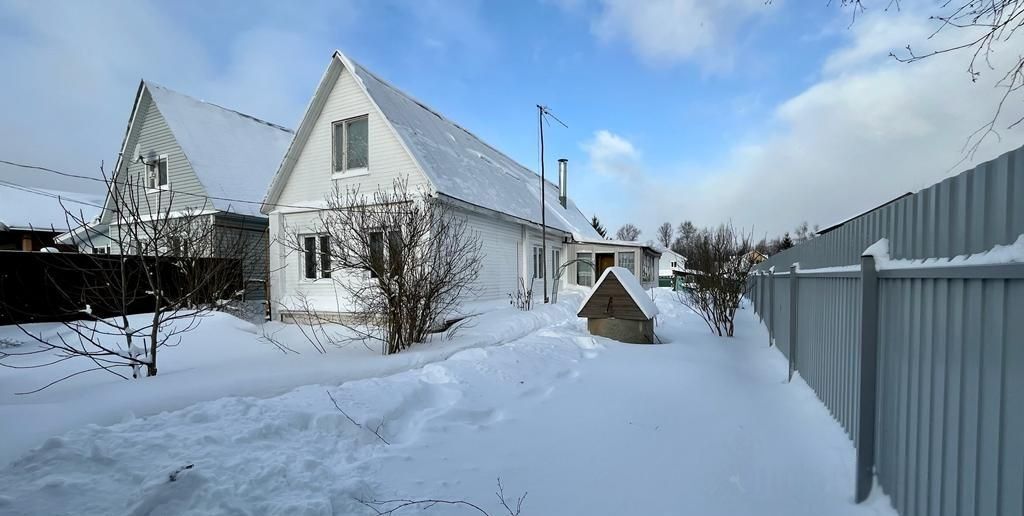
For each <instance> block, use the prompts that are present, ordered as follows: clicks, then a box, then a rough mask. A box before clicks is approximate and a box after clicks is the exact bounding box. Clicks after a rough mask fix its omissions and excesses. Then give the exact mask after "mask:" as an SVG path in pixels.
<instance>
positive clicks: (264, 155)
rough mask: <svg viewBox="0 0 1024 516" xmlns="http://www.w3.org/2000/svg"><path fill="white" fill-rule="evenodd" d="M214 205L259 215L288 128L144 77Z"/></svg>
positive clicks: (286, 142)
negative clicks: (185, 93) (245, 201)
mask: <svg viewBox="0 0 1024 516" xmlns="http://www.w3.org/2000/svg"><path fill="white" fill-rule="evenodd" d="M143 84H144V87H145V88H146V89H147V90H148V91H149V93H150V96H151V97H152V99H153V103H154V104H155V105H156V107H157V109H158V110H159V111H160V114H161V115H162V116H163V118H164V120H165V121H166V122H167V125H168V127H170V129H171V132H172V133H174V138H175V140H177V142H178V145H179V146H181V150H182V152H184V153H185V157H186V158H187V159H188V162H189V164H190V165H191V166H192V170H193V171H195V173H196V175H197V176H198V177H199V182H200V183H202V184H203V186H204V187H205V188H206V193H207V195H209V196H211V197H222V198H231V199H241V200H247V201H256V202H249V203H238V202H231V201H226V200H223V199H211V200H210V202H211V204H212V205H213V207H214V208H216V209H218V210H222V211H231V212H234V213H241V214H244V215H260V213H259V207H260V204H259V202H258V201H259V200H260V199H262V198H263V195H264V193H266V191H267V186H268V185H269V184H270V181H271V179H273V177H274V174H275V173H276V172H277V167H278V166H279V165H280V164H281V158H282V157H283V156H284V153H285V151H286V150H288V145H289V144H290V143H291V141H292V131H291V130H290V129H286V128H284V127H281V126H279V125H275V124H272V123H270V122H265V121H263V120H260V119H258V118H255V117H252V116H249V115H246V114H244V113H239V112H238V111H233V110H231V109H227V108H224V107H221V106H218V105H216V104H211V103H209V102H204V101H202V100H198V99H194V98H192V97H189V96H188V95H184V94H182V93H178V92H176V91H173V90H170V89H167V88H165V87H163V86H160V85H158V84H154V83H152V82H149V81H143Z"/></svg>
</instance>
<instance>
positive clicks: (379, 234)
mask: <svg viewBox="0 0 1024 516" xmlns="http://www.w3.org/2000/svg"><path fill="white" fill-rule="evenodd" d="M401 265H402V232H401V231H397V230H396V231H388V239H387V247H386V248H385V245H384V232H383V231H373V232H371V233H370V277H371V278H376V277H377V276H379V275H380V273H381V272H383V271H385V270H387V271H388V272H389V273H390V274H391V275H393V276H395V275H398V274H399V273H401V270H399V269H400V268H401Z"/></svg>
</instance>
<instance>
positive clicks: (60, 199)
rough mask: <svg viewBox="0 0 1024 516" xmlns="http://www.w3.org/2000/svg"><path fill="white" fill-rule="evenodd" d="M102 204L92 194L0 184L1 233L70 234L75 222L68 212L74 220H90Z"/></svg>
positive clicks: (100, 200)
mask: <svg viewBox="0 0 1024 516" xmlns="http://www.w3.org/2000/svg"><path fill="white" fill-rule="evenodd" d="M102 202H103V200H102V199H101V198H99V199H98V198H96V196H95V195H92V194H86V193H77V192H61V191H57V190H46V189H42V188H30V187H23V186H12V185H8V184H2V183H0V231H7V230H14V229H16V230H23V231H24V230H34V231H58V232H63V231H67V230H68V224H69V223H70V224H71V225H75V222H76V221H75V219H74V218H70V219H69V218H68V217H65V209H67V211H70V212H71V213H73V214H74V217H77V218H81V217H82V214H86V218H89V216H91V214H95V213H96V211H97V209H98V207H99V206H100V205H101V203H102Z"/></svg>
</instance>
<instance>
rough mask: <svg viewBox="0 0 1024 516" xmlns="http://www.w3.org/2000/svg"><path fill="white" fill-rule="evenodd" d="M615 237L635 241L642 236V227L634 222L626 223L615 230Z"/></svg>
mask: <svg viewBox="0 0 1024 516" xmlns="http://www.w3.org/2000/svg"><path fill="white" fill-rule="evenodd" d="M615 238H616V239H618V240H626V241H629V242H635V241H636V240H637V239H638V238H640V228H638V227H636V226H634V225H633V224H625V225H623V226H622V227H621V228H619V230H618V231H616V232H615Z"/></svg>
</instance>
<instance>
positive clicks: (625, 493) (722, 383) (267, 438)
mask: <svg viewBox="0 0 1024 516" xmlns="http://www.w3.org/2000/svg"><path fill="white" fill-rule="evenodd" d="M658 295H659V299H658V301H657V302H658V307H659V309H660V311H661V315H660V316H659V323H658V326H657V333H658V335H659V336H660V337H661V338H662V339H663V340H665V341H667V342H668V343H667V344H664V345H630V344H620V343H616V342H613V341H610V340H607V339H603V338H594V337H591V336H590V335H588V334H587V333H586V330H585V324H584V321H582V320H578V319H576V318H575V317H574V316H572V311H573V309H574V308H575V306H574V305H573V303H572V302H571V301H570V302H568V303H565V306H564V307H561V308H559V307H554V308H552V307H547V308H545V309H543V310H542V311H538V312H536V313H535V314H523V315H524V316H525V317H524V318H518V317H497V318H496V319H497V322H496V325H500V324H503V323H504V322H508V323H509V324H508V325H507V326H505V327H501V328H499V327H489V325H485V324H483V322H481V323H480V324H478V325H477V326H476V327H475V329H472V330H473V331H475V332H477V333H476V335H478V336H483V335H485V334H488V333H489V334H490V335H492V336H493V338H494V340H493V342H490V343H491V344H495V343H498V342H502V341H504V342H505V343H504V344H502V345H493V346H490V347H478V346H479V345H480V344H484V342H475V343H474V344H472V345H470V344H468V341H467V343H466V346H465V347H464V348H463V350H462V351H455V350H454V347H455V344H448V343H447V342H442V343H439V344H438V345H437V347H438V350H436V351H434V353H436V355H433V356H432V360H435V361H433V362H431V363H427V364H426V365H424V366H422V367H415V366H414V365H410V367H415V368H412V369H407V370H404V371H400V372H397V373H395V374H391V375H390V376H383V375H381V376H377V377H369V376H365V377H363V378H362V379H354V380H349V381H344V380H346V378H343V377H341V376H336V377H335V380H333V381H325V378H326V376H316V374H318V373H311V374H310V375H309V382H307V383H310V384H313V383H322V384H323V385H306V386H303V387H299V388H296V389H292V390H289V391H287V392H284V393H282V394H280V395H276V396H270V397H253V396H248V395H247V396H244V397H241V396H234V397H224V398H220V399H216V400H212V401H205V402H200V403H195V404H192V405H190V406H187V407H185V408H181V409H179V410H173V411H169V412H162V413H158V414H155V415H152V416H148V417H137V418H134V419H128V420H125V421H122V422H119V423H116V424H110V425H106V426H100V425H90V426H85V427H82V428H77V429H75V430H71V431H70V432H67V433H65V434H63V435H61V436H59V437H51V438H49V439H46V440H45V441H44V442H43V443H42V445H41V446H40V447H38V448H36V449H33V450H31V451H27V452H24V453H18V454H17V455H18V457H17V458H15V459H14V460H13V461H12V462H10V463H9V464H8V465H7V466H6V467H5V468H3V469H2V470H0V485H3V486H4V488H3V490H2V491H0V514H140V515H141V514H288V515H290V516H294V515H328V514H356V515H358V514H374V512H373V511H372V510H370V509H369V508H367V507H365V506H364V505H362V504H361V503H360V502H359V500H370V499H378V500H381V499H390V498H446V499H464V500H467V501H471V502H473V503H475V504H477V505H479V506H481V507H482V508H484V509H485V510H488V511H489V512H490V513H491V514H503V512H502V510H501V507H500V505H499V503H498V500H497V498H496V497H495V495H494V492H495V490H496V487H497V484H496V481H497V479H498V478H499V477H500V478H501V482H502V485H503V487H504V491H505V494H506V495H507V496H508V497H509V498H514V497H518V496H519V495H521V494H522V493H523V492H528V494H527V496H526V499H525V500H524V503H523V511H522V514H524V515H553V514H559V515H561V514H586V515H601V514H607V515H623V514H701V515H734V514H759V515H771V514H778V515H787V516H790V515H814V516H817V515H821V514H830V515H864V514H884V515H894V514H895V513H894V512H892V510H891V509H889V507H888V501H887V500H886V499H885V498H884V497H882V496H876V497H874V498H873V499H872V500H870V501H869V502H868V503H866V504H862V505H857V504H854V503H853V501H852V492H853V461H854V453H853V448H852V445H851V443H850V441H849V439H848V438H847V436H846V435H845V434H844V433H843V431H842V429H841V428H840V426H839V425H838V424H837V423H836V422H835V421H834V420H833V419H832V417H831V416H830V415H829V414H828V412H827V410H826V409H825V408H824V407H823V406H822V405H821V403H820V402H819V401H818V400H817V399H816V398H815V397H814V394H813V392H812V391H811V390H810V389H809V388H808V387H807V386H806V384H804V383H803V382H802V381H799V380H798V379H797V380H794V382H793V383H786V381H785V377H786V362H785V360H784V359H783V358H782V356H781V355H780V354H779V353H778V352H777V351H776V350H774V349H769V348H768V347H767V336H766V335H765V333H764V330H763V329H762V328H761V326H760V325H759V323H758V322H757V321H756V320H755V319H754V318H753V315H752V313H751V312H750V311H749V310H744V311H742V312H741V314H740V316H739V320H738V321H737V330H736V333H737V337H735V338H733V339H721V338H717V337H712V336H711V335H710V333H709V332H708V330H707V328H706V326H704V324H703V322H701V321H700V319H699V318H698V317H697V316H696V315H694V314H692V313H690V312H689V311H688V310H686V309H685V308H683V307H682V306H681V305H679V304H678V302H676V301H675V300H673V299H671V293H668V292H664V291H660V292H659V294H658ZM575 301H576V302H578V298H577V299H576V300H575ZM544 310H546V311H544ZM559 311H560V315H559V316H558V317H555V315H556V314H558V313H559ZM531 317H533V318H535V323H528V322H527V321H529V320H531V319H529V318H531ZM470 330H471V329H470V328H467V329H466V331H465V333H464V334H463V335H462V336H461V337H459V338H464V339H471V337H470ZM509 335H519V337H517V338H503V337H508V336H509ZM456 340H457V339H456ZM452 342H455V341H452ZM442 349H443V350H444V351H441V350H442ZM419 352H420V353H423V354H430V353H432V352H431V351H430V348H429V347H424V349H423V350H422V351H419ZM446 354H447V355H450V356H448V357H447V359H445V360H442V359H443V358H445V356H446ZM402 355H405V354H404V353H403V354H402ZM402 355H400V356H399V359H400V360H402V361H406V360H409V361H415V360H416V359H411V358H401V356H402ZM314 358H324V357H314ZM423 360H424V362H427V361H428V359H427V358H424V359H423ZM339 364H340V362H335V363H334V364H333V366H335V367H336V366H338V365H339ZM410 364H412V362H410ZM407 365H408V364H407ZM236 367H237V366H236V365H234V364H231V365H225V366H224V367H223V368H222V369H223V370H221V369H218V368H210V369H206V372H205V373H203V374H202V375H201V374H200V372H198V371H199V370H198V369H197V370H196V372H195V373H194V376H195V377H189V379H193V380H197V381H198V380H199V378H198V376H206V375H210V374H214V375H216V374H219V373H222V372H223V373H225V374H228V375H229V376H230V375H231V374H234V370H235V369H236ZM296 368H297V369H300V368H299V367H298V366H296ZM325 368H326V369H330V366H325ZM316 370H318V369H314V371H316ZM180 374H182V375H187V374H189V371H188V370H183V371H181V373H180ZM296 374H298V373H296ZM384 374H386V371H385V372H384ZM168 378H173V375H168ZM157 379H158V380H159V379H160V378H157ZM168 381H170V380H168ZM211 381H212V380H211ZM342 382H343V383H342ZM271 383H273V382H272V381H271ZM178 384H179V383H174V385H178ZM118 387H119V388H121V389H125V388H126V387H125V386H124V384H118ZM132 387H134V385H133V386H132ZM92 388H93V389H98V388H99V387H98V386H94V387H92ZM190 388H191V387H186V389H190ZM135 392H136V394H137V392H138V391H135ZM328 393H330V396H333V398H334V399H335V400H336V401H337V403H338V405H339V406H340V407H342V408H343V409H344V410H345V412H346V413H347V414H348V416H350V417H351V418H352V420H354V421H356V422H359V423H361V424H362V425H363V426H364V427H363V428H360V427H358V426H356V425H354V424H353V423H352V422H351V421H350V420H349V419H348V418H347V417H346V416H345V415H344V414H342V413H341V412H339V411H338V410H337V409H335V407H334V405H333V403H332V401H331V398H330V397H329V395H328ZM244 394H247V393H244ZM168 396H169V394H168ZM85 399H87V398H85ZM4 409H5V410H8V408H7V406H6V405H5V406H4ZM5 420H6V419H5ZM24 421H26V423H28V424H32V420H31V419H26V420H24ZM378 425H379V433H380V435H381V437H383V438H384V439H383V440H382V439H378V437H377V436H375V435H374V434H373V433H372V432H369V431H367V430H366V428H377V427H378ZM4 431H5V437H6V433H7V431H8V430H7V428H6V427H5V430H4ZM384 440H386V441H387V442H388V443H389V444H385V442H383V441H384ZM189 466H190V467H189ZM186 467H187V469H183V468H186ZM176 471H178V473H175V472H176ZM172 474H173V476H174V478H175V480H173V481H171V480H170V479H171V476H172ZM419 509H421V508H419ZM419 509H418V508H412V509H408V510H405V511H402V512H400V513H398V514H419V513H420V512H419ZM422 513H423V514H456V515H457V514H474V512H473V511H471V510H463V508H459V507H454V506H435V507H433V508H430V509H426V510H424V511H423V512H422Z"/></svg>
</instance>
